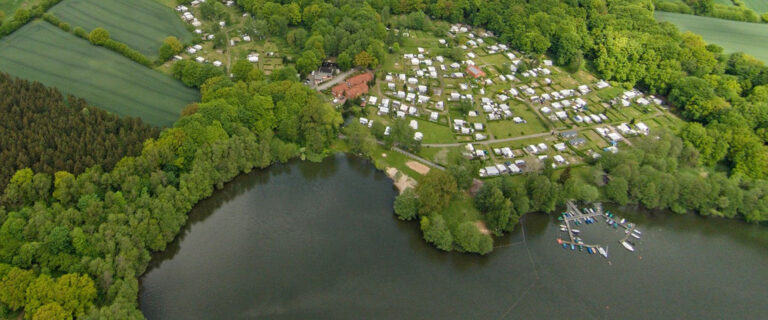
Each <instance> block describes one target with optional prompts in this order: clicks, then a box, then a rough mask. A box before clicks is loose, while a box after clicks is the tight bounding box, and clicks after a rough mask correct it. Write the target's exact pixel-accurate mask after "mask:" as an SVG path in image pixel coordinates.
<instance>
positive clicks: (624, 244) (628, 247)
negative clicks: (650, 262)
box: [621, 241, 635, 252]
mask: <svg viewBox="0 0 768 320" xmlns="http://www.w3.org/2000/svg"><path fill="white" fill-rule="evenodd" d="M621 245H622V246H624V248H626V249H627V250H629V251H631V252H635V248H634V247H633V246H632V245H631V244H629V243H628V242H627V241H622V242H621Z"/></svg>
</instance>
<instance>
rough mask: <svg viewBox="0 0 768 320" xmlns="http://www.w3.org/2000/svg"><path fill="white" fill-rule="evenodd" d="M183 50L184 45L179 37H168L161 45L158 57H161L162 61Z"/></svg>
mask: <svg viewBox="0 0 768 320" xmlns="http://www.w3.org/2000/svg"><path fill="white" fill-rule="evenodd" d="M181 50H184V45H182V44H181V41H179V39H176V37H173V36H170V37H167V38H165V40H163V45H162V46H160V52H159V55H158V59H160V61H166V60H168V59H170V58H171V57H173V56H174V55H176V54H178V53H179V52H181Z"/></svg>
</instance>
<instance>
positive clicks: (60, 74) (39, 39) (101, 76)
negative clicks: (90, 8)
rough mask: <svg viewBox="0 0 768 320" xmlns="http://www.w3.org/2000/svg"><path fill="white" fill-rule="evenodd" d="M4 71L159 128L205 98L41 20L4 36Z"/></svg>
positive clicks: (0, 43) (0, 51)
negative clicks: (201, 98)
mask: <svg viewBox="0 0 768 320" xmlns="http://www.w3.org/2000/svg"><path fill="white" fill-rule="evenodd" d="M0 70H1V71H3V72H7V73H9V74H11V75H14V76H17V77H20V78H25V79H28V80H34V81H39V82H41V83H43V84H45V85H47V86H52V87H57V88H59V90H61V91H62V92H64V93H68V94H72V95H75V96H78V97H81V98H84V99H86V100H87V101H88V102H89V103H90V104H92V105H95V106H98V107H101V108H103V109H105V110H107V111H109V112H113V113H115V114H118V115H122V116H133V117H141V118H142V119H144V121H146V122H148V123H151V124H153V125H158V126H169V125H171V124H173V122H174V121H176V119H178V117H179V114H180V113H181V109H183V108H184V106H186V105H187V104H188V103H191V102H194V101H199V100H200V96H199V93H198V92H197V91H195V90H193V89H190V88H187V87H185V86H184V85H182V84H181V82H178V81H176V80H174V79H173V78H171V77H168V76H167V75H164V74H161V73H159V72H155V71H153V70H151V69H149V68H146V67H144V66H142V65H139V64H137V63H135V62H133V61H131V60H129V59H127V58H125V57H123V56H121V55H120V54H118V53H115V52H112V51H109V50H107V49H104V48H100V47H95V46H92V45H91V44H90V43H88V42H87V41H86V40H83V39H79V38H77V37H75V36H74V35H71V34H68V33H66V32H64V31H61V30H60V29H58V28H56V27H54V26H52V25H50V24H48V23H46V22H41V21H38V22H32V23H30V24H28V25H26V26H24V27H23V28H21V29H19V30H18V31H16V32H14V33H13V34H11V35H9V36H7V37H5V38H3V39H2V40H0Z"/></svg>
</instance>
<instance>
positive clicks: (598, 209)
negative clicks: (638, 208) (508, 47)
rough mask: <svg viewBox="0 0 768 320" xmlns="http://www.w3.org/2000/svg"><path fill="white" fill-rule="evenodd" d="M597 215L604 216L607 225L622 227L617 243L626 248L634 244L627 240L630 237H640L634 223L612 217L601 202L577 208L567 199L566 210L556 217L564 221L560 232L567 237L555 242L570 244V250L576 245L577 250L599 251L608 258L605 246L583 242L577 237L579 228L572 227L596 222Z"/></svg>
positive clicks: (564, 245)
mask: <svg viewBox="0 0 768 320" xmlns="http://www.w3.org/2000/svg"><path fill="white" fill-rule="evenodd" d="M598 217H602V218H604V219H605V222H606V223H608V225H609V226H612V227H614V228H616V229H618V227H621V228H622V229H624V232H625V235H624V238H622V239H621V240H619V243H620V244H622V245H623V246H624V247H625V248H627V246H630V247H632V246H633V245H634V244H633V243H632V242H631V241H629V240H630V239H629V238H630V237H635V238H638V239H639V238H640V231H636V229H635V228H636V225H635V224H633V223H631V222H629V221H627V220H626V219H623V218H620V217H614V215H613V214H612V213H611V212H610V211H603V206H602V204H601V203H595V205H594V208H583V209H579V207H578V206H577V205H576V204H575V203H574V202H573V201H572V200H569V201H567V202H566V211H565V212H563V213H562V215H561V216H560V217H559V218H558V220H560V221H562V222H563V223H564V224H563V225H561V226H560V228H561V231H562V232H566V233H568V238H567V239H560V238H558V239H557V242H558V243H559V244H561V245H562V246H563V248H567V247H568V246H570V247H571V249H572V250H575V249H576V247H578V248H579V251H583V250H584V249H586V250H587V252H589V253H599V254H601V255H603V256H604V257H605V258H608V253H607V250H605V247H603V246H601V245H596V244H587V243H584V241H583V240H582V239H581V238H580V237H579V235H580V234H581V232H580V230H577V229H574V228H573V227H574V225H580V224H582V223H583V224H593V223H597V222H598ZM619 218H620V219H621V220H618V221H617V220H616V219H619ZM630 244H632V245H630ZM627 250H630V251H634V248H633V247H632V248H631V249H630V248H627Z"/></svg>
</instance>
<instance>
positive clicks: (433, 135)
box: [409, 120, 456, 143]
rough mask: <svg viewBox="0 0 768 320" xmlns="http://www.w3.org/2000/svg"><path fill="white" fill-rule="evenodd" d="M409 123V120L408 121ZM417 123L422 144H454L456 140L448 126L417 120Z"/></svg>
mask: <svg viewBox="0 0 768 320" xmlns="http://www.w3.org/2000/svg"><path fill="white" fill-rule="evenodd" d="M409 121H410V120H409ZM417 121H418V122H419V130H416V131H419V132H421V133H423V134H424V140H423V141H422V143H454V142H456V138H454V136H453V131H451V128H448V126H442V125H439V124H436V123H434V122H429V121H424V120H417Z"/></svg>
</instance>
